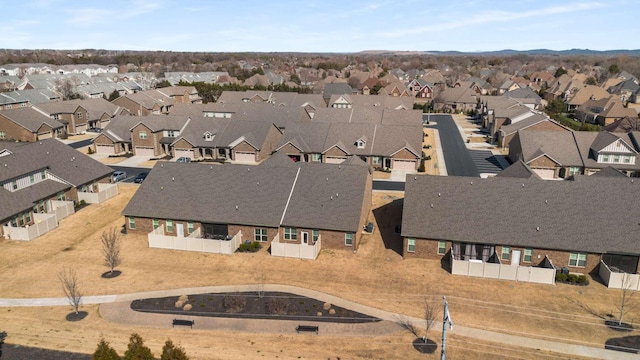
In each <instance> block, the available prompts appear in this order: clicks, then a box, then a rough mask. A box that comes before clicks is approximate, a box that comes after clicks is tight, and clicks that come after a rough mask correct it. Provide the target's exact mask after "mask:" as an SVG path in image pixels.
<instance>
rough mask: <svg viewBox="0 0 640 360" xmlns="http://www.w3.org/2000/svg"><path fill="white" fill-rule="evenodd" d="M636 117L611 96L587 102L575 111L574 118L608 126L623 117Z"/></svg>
mask: <svg viewBox="0 0 640 360" xmlns="http://www.w3.org/2000/svg"><path fill="white" fill-rule="evenodd" d="M634 116H636V117H637V113H636V112H635V110H634V109H630V108H626V107H625V106H624V104H623V103H622V101H620V99H618V98H617V97H615V96H614V95H611V96H609V97H606V98H602V99H598V100H587V101H586V102H585V103H584V104H582V105H581V106H579V107H578V108H577V109H576V118H577V119H579V120H581V121H584V122H590V123H596V124H599V125H601V126H608V125H611V124H612V123H614V122H616V121H617V120H620V119H622V118H624V117H634Z"/></svg>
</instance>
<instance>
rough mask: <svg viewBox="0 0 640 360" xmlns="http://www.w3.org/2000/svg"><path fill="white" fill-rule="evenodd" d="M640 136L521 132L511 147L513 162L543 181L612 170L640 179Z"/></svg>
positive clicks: (568, 132)
mask: <svg viewBox="0 0 640 360" xmlns="http://www.w3.org/2000/svg"><path fill="white" fill-rule="evenodd" d="M637 135H638V134H636V133H633V132H632V133H628V134H620V133H609V132H606V131H605V132H586V131H577V132H576V131H533V130H531V131H518V133H517V134H516V136H514V138H513V140H512V141H511V145H510V147H509V159H510V160H511V162H516V161H518V160H522V161H524V163H525V164H527V165H528V166H529V167H531V168H532V169H533V170H534V171H535V172H536V173H538V175H540V177H541V178H543V179H567V178H570V177H572V176H575V175H592V174H594V173H596V172H598V171H599V170H601V169H603V168H605V167H608V166H612V167H614V168H615V169H617V170H620V171H623V172H624V173H625V174H627V175H628V176H632V177H637V176H639V175H640V162H638V161H637V159H638V149H637V148H636V146H637V145H636V144H638V142H637V139H636V136H637Z"/></svg>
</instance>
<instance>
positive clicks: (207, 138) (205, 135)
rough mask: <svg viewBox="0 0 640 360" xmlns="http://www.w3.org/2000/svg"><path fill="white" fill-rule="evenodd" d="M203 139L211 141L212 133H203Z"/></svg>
mask: <svg viewBox="0 0 640 360" xmlns="http://www.w3.org/2000/svg"><path fill="white" fill-rule="evenodd" d="M204 140H205V141H213V134H211V133H205V134H204Z"/></svg>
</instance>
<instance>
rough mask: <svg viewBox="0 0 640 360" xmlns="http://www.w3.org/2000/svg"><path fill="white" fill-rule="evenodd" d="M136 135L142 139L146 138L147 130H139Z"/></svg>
mask: <svg viewBox="0 0 640 360" xmlns="http://www.w3.org/2000/svg"><path fill="white" fill-rule="evenodd" d="M138 135H139V136H140V139H142V140H144V139H146V138H147V132H146V131H140V132H139V133H138Z"/></svg>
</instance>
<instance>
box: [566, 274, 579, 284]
mask: <svg viewBox="0 0 640 360" xmlns="http://www.w3.org/2000/svg"><path fill="white" fill-rule="evenodd" d="M567 281H568V282H570V283H572V284H575V283H577V282H578V275H576V274H569V277H568V278H567Z"/></svg>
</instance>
